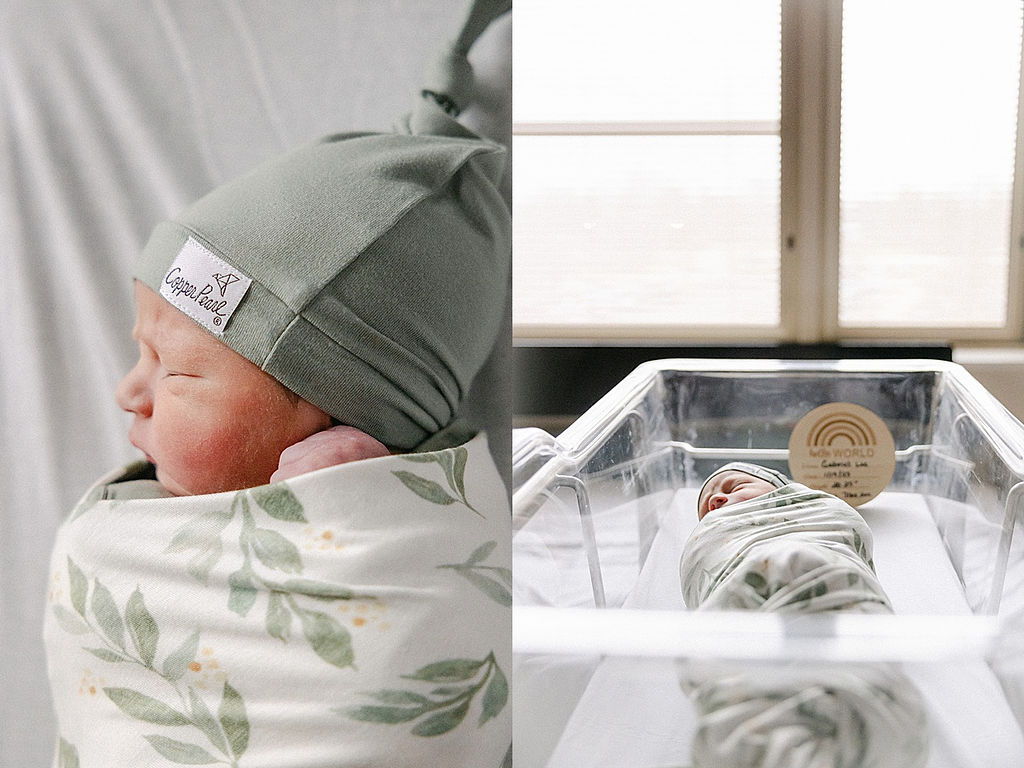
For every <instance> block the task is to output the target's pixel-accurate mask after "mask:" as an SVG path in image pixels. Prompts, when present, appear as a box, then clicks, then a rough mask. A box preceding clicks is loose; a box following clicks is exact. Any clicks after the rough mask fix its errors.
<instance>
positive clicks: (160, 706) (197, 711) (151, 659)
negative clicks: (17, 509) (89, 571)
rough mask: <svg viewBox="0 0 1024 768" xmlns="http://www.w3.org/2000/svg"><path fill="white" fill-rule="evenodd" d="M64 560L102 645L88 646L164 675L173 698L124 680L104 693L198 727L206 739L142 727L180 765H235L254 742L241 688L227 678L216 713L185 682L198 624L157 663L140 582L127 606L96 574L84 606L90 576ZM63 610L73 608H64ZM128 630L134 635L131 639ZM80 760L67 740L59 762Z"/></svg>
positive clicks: (159, 719)
mask: <svg viewBox="0 0 1024 768" xmlns="http://www.w3.org/2000/svg"><path fill="white" fill-rule="evenodd" d="M67 566H68V577H69V583H70V584H71V585H73V586H72V598H71V599H72V605H74V606H75V607H76V610H77V607H78V606H79V605H82V606H83V610H82V615H81V621H82V622H83V623H84V624H85V626H86V628H87V630H88V631H90V632H92V633H93V634H94V635H95V637H97V638H99V639H100V640H101V641H103V642H104V644H105V645H104V646H101V647H96V648H85V649H84V650H86V651H88V652H89V653H91V654H92V655H93V656H95V657H96V658H97V659H100V660H101V661H105V662H108V663H112V664H132V665H136V666H138V667H141V668H143V669H145V670H147V672H148V673H149V674H151V675H152V676H154V679H156V680H159V681H161V683H162V684H163V688H164V690H165V691H166V692H167V694H168V697H169V698H172V699H173V703H168V702H167V700H166V699H161V698H157V697H155V696H152V695H150V694H149V693H143V692H142V691H138V690H135V689H133V688H127V687H122V686H107V687H104V688H103V693H104V694H105V695H106V697H107V698H108V699H109V700H110V701H111V702H112V703H113V704H114V706H116V707H117V708H118V709H119V710H121V712H123V713H124V714H125V715H127V716H128V717H130V718H132V719H133V720H137V721H139V722H142V723H148V724H150V725H157V726H161V727H164V728H174V729H179V728H181V729H188V728H191V729H193V730H195V731H196V732H197V733H196V735H197V736H201V737H203V738H205V740H206V741H207V742H208V743H207V744H206V745H204V746H200V745H198V744H194V743H191V742H186V741H179V740H177V739H172V738H168V737H167V736H164V735H161V734H144V735H143V738H144V739H145V740H146V741H148V742H149V744H150V745H151V746H152V747H153V749H154V750H155V751H156V752H157V753H158V754H159V755H161V756H162V757H164V758H165V759H167V760H169V761H170V762H172V763H178V764H181V765H208V764H212V763H221V764H226V765H230V766H233V767H234V768H238V766H239V763H238V759H239V758H240V757H241V756H242V754H243V753H244V752H245V750H246V747H247V746H248V743H249V721H248V718H247V715H246V710H245V703H244V701H243V699H242V696H241V694H240V693H239V692H238V691H237V690H236V689H235V688H233V687H232V686H231V684H230V683H229V682H227V681H225V683H224V687H223V691H222V693H221V699H220V704H219V707H218V711H217V717H216V718H214V716H213V714H212V713H211V711H210V708H209V706H208V705H207V704H206V702H205V701H204V700H203V699H202V698H201V696H200V695H199V692H198V691H197V690H196V689H195V688H194V687H192V686H191V685H182V683H181V681H182V679H183V677H184V675H185V672H186V670H187V669H188V665H189V664H190V663H191V662H192V661H193V660H194V659H195V657H196V652H197V650H198V647H199V631H198V630H196V631H194V632H193V633H192V634H191V635H189V636H188V637H187V638H186V639H185V640H184V641H183V642H181V643H180V644H179V645H178V646H177V647H176V648H175V649H174V650H173V651H171V653H170V654H168V655H167V657H166V658H165V659H164V661H163V664H162V665H159V667H158V666H157V665H156V663H155V662H156V657H157V652H158V650H159V645H160V628H159V626H158V625H157V622H156V620H155V619H154V618H153V614H152V613H150V611H149V609H148V608H147V607H146V600H145V597H144V595H143V593H142V590H141V589H139V588H138V587H136V588H135V590H134V591H133V592H132V593H131V595H130V596H129V597H128V599H127V601H126V602H125V606H124V611H123V612H122V611H121V610H120V609H119V608H118V605H117V602H116V600H115V599H114V596H113V594H112V593H111V592H110V590H109V589H107V588H106V587H105V586H104V585H103V584H102V583H101V582H100V580H99V579H98V578H97V579H93V581H92V600H91V602H89V603H88V605H89V606H90V607H91V612H90V611H89V610H86V609H85V608H84V606H85V605H86V604H87V603H86V599H85V598H86V597H87V595H88V592H89V582H88V580H87V579H86V577H85V576H84V574H83V572H82V570H81V569H80V568H78V566H77V565H76V564H75V562H74V561H73V560H72V559H71V558H70V557H69V558H68V559H67ZM60 607H61V606H59V605H55V606H54V612H55V613H57V609H58V608H60ZM64 611H65V613H70V612H68V611H66V609H64ZM90 613H91V615H90ZM125 635H127V636H128V637H130V638H131V643H130V645H129V643H127V642H126V640H125ZM211 750H212V751H211ZM77 765H78V753H77V751H76V750H75V748H74V747H73V746H71V745H70V744H69V743H68V742H66V741H64V740H63V739H62V740H61V742H60V746H59V752H58V766H67V768H73V767H74V766H77Z"/></svg>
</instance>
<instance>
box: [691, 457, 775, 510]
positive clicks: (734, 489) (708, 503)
mask: <svg viewBox="0 0 1024 768" xmlns="http://www.w3.org/2000/svg"><path fill="white" fill-rule="evenodd" d="M774 490H775V486H774V485H772V484H771V483H769V482H768V481H767V480H762V479H761V478H759V477H754V476H753V475H748V474H747V473H746V472H740V471H739V470H736V469H731V470H729V471H728V472H722V473H721V474H718V475H715V476H714V477H712V478H711V482H709V483H708V484H707V485H706V486H705V487H704V491H703V493H701V495H700V498H699V499H698V500H697V519H698V520H703V519H704V515H706V514H707V513H708V512H710V511H711V510H713V509H721V508H722V507H727V506H729V505H730V504H739V503H740V502H741V501H747V500H748V499H754V498H757V497H758V496H763V495H764V494H766V493H769V492H771V491H774Z"/></svg>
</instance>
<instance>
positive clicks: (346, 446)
mask: <svg viewBox="0 0 1024 768" xmlns="http://www.w3.org/2000/svg"><path fill="white" fill-rule="evenodd" d="M390 453H391V452H390V451H389V450H388V449H387V448H385V447H384V444H383V443H380V442H378V441H377V440H375V439H374V438H372V437H370V436H369V435H368V434H366V433H365V432H362V431H361V430H358V429H356V428H355V427H347V426H345V425H341V426H337V427H331V428H330V429H325V430H323V431H322V432H316V433H314V434H312V435H310V436H309V437H307V438H306V439H305V440H302V441H300V442H298V443H295V445H290V446H288V447H287V448H285V449H284V450H283V451H282V452H281V458H280V459H279V460H278V464H277V471H276V472H274V474H272V475H271V476H270V482H272V483H276V482H278V481H279V480H287V479H288V478H290V477H296V476H297V475H302V474H305V473H306V472H312V471H313V470H314V469H323V468H324V467H333V466H335V465H337V464H344V463H346V462H349V461H359V460H360V459H375V458H377V457H378V456H388V455H390Z"/></svg>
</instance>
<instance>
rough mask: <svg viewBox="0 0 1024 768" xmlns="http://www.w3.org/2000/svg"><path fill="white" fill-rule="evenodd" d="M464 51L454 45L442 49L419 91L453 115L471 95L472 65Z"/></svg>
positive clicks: (455, 114)
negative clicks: (421, 89)
mask: <svg viewBox="0 0 1024 768" xmlns="http://www.w3.org/2000/svg"><path fill="white" fill-rule="evenodd" d="M466 53H467V51H466V50H461V49H458V48H456V47H455V46H454V45H453V46H452V47H451V48H448V49H447V50H445V51H443V52H442V53H441V54H440V55H439V56H438V57H437V58H436V59H435V60H434V64H433V66H432V67H431V68H430V70H428V72H427V76H426V78H425V79H424V83H423V91H422V92H421V95H422V96H424V97H428V98H432V99H433V100H434V101H435V102H437V104H438V105H439V106H440V107H441V108H442V109H443V110H444V111H445V112H447V113H448V114H449V115H452V116H453V117H457V116H458V115H459V113H460V112H462V110H463V109H465V107H466V105H467V104H468V103H469V102H470V101H471V100H472V96H473V66H472V65H471V64H470V63H469V59H467V58H466Z"/></svg>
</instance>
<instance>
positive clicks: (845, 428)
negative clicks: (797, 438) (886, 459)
mask: <svg viewBox="0 0 1024 768" xmlns="http://www.w3.org/2000/svg"><path fill="white" fill-rule="evenodd" d="M836 443H838V444H839V445H844V444H845V445H851V446H868V445H871V446H874V445H878V440H877V438H876V437H875V432H874V430H873V429H872V428H871V425H870V424H868V422H867V421H865V420H864V419H862V418H860V417H859V416H857V415H856V414H853V413H849V412H846V413H842V414H829V415H827V416H824V417H822V418H821V419H819V420H818V421H816V422H815V423H814V424H813V425H811V429H810V431H809V432H808V433H807V445H808V446H814V447H824V446H832V445H835V444H836Z"/></svg>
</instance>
